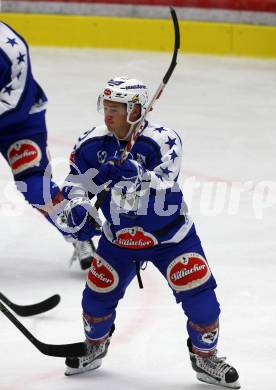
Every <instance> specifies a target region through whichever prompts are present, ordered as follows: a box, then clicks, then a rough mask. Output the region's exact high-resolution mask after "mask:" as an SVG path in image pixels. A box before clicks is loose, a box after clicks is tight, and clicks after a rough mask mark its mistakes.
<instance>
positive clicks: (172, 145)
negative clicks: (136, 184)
mask: <svg viewBox="0 0 276 390" xmlns="http://www.w3.org/2000/svg"><path fill="white" fill-rule="evenodd" d="M125 146H126V142H124V141H119V140H118V139H117V138H116V137H115V136H114V135H113V134H112V133H110V132H109V131H108V129H107V127H106V126H98V127H94V128H93V129H91V130H90V131H88V132H86V133H84V135H83V136H81V137H80V138H79V140H78V142H77V144H76V146H75V148H74V151H73V153H72V163H71V174H70V175H69V176H68V178H67V180H66V182H65V185H64V193H65V196H66V197H67V198H70V194H71V195H72V194H74V195H76V194H81V193H82V191H83V193H84V192H86V194H87V193H88V194H89V195H90V196H93V195H94V194H95V193H97V192H96V191H94V190H93V188H95V186H94V187H93V186H91V183H93V177H95V176H96V174H97V172H98V170H99V168H100V166H101V164H103V163H104V162H105V161H107V160H109V159H112V158H116V157H117V158H118V156H120V155H121V152H122V151H123V150H124V148H125ZM181 157H182V145H181V140H180V138H179V136H178V134H177V133H176V132H175V131H173V130H171V129H169V128H165V127H162V126H159V125H154V124H151V123H148V122H147V121H146V123H145V126H144V130H143V132H142V134H141V135H140V136H139V138H138V139H137V140H136V142H135V144H134V146H133V148H132V150H131V153H130V155H129V157H128V158H131V159H134V160H136V161H138V162H139V163H140V164H141V165H142V166H143V168H144V170H145V174H144V176H143V182H142V186H141V187H140V188H139V190H137V191H133V192H129V191H127V192H126V193H123V192H122V191H121V192H120V191H119V192H118V190H116V186H115V188H113V189H112V191H109V194H108V196H107V197H106V199H105V201H104V203H103V204H102V207H101V209H102V212H103V214H104V216H105V219H106V221H105V223H104V226H103V232H104V235H105V236H106V238H107V239H108V240H109V241H111V242H112V243H114V244H116V245H118V246H121V247H124V248H129V249H146V248H149V247H153V246H156V245H160V244H170V243H177V242H179V241H181V240H182V239H183V238H184V237H185V236H186V234H187V233H188V231H189V229H190V228H191V226H192V221H191V219H190V218H189V216H188V215H187V207H186V205H185V202H184V199H183V194H182V191H181V189H180V188H179V185H178V182H177V179H178V176H179V172H180V168H181ZM72 178H73V180H72ZM93 192H94V193H93Z"/></svg>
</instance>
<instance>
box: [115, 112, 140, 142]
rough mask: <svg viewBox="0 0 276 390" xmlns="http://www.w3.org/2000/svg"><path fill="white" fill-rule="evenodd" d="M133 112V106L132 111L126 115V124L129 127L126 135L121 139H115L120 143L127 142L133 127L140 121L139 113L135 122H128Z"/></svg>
mask: <svg viewBox="0 0 276 390" xmlns="http://www.w3.org/2000/svg"><path fill="white" fill-rule="evenodd" d="M133 110H134V106H133V108H132V110H131V111H129V112H128V114H127V123H129V124H130V125H131V126H130V128H129V130H128V132H127V134H126V135H125V136H124V137H123V138H118V137H117V138H118V139H119V140H120V141H128V138H129V137H130V135H131V133H132V131H133V128H134V125H135V124H136V123H138V122H139V121H140V120H141V116H142V112H141V115H140V116H139V118H138V119H136V121H131V120H130V115H131V114H132V112H133Z"/></svg>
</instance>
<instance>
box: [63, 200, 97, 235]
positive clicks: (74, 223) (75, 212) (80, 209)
mask: <svg viewBox="0 0 276 390" xmlns="http://www.w3.org/2000/svg"><path fill="white" fill-rule="evenodd" d="M63 215H64V218H65V220H66V223H67V225H68V226H69V228H71V233H72V236H73V237H74V238H76V239H77V240H79V241H87V240H89V239H90V238H92V237H93V236H99V235H101V220H100V218H99V214H98V211H97V210H96V209H95V207H93V206H92V205H91V203H90V201H89V199H88V198H85V197H83V198H74V199H72V200H70V201H69V202H68V203H67V205H66V206H65V208H64V211H63Z"/></svg>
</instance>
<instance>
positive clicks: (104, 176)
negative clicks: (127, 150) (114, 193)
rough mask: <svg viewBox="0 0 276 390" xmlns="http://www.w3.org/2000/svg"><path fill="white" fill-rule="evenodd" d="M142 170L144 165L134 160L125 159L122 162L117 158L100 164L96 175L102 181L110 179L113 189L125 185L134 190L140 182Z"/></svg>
mask: <svg viewBox="0 0 276 390" xmlns="http://www.w3.org/2000/svg"><path fill="white" fill-rule="evenodd" d="M144 172H145V169H144V167H143V166H142V165H141V164H139V163H138V162H137V161H135V160H131V159H127V160H126V161H124V162H123V164H120V163H119V160H110V161H107V162H106V163H104V164H102V166H101V167H100V170H99V174H98V176H99V179H100V180H104V182H107V181H108V180H109V181H111V182H110V183H111V185H113V186H115V189H116V188H118V189H119V188H120V189H121V188H123V187H127V188H128V190H130V189H132V190H133V191H135V190H137V189H138V187H139V186H140V185H141V183H142V180H143V174H144ZM102 183H103V182H102ZM102 183H100V184H102Z"/></svg>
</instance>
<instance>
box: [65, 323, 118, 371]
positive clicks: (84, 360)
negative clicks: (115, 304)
mask: <svg viewBox="0 0 276 390" xmlns="http://www.w3.org/2000/svg"><path fill="white" fill-rule="evenodd" d="M114 329H115V326H114V325H113V326H112V328H111V330H110V332H109V335H108V336H107V337H106V338H105V339H104V340H103V341H102V342H101V343H98V344H91V343H89V342H87V353H86V355H85V356H82V357H73V358H66V360H65V364H66V370H65V372H64V374H65V375H66V376H70V375H75V374H82V373H83V372H87V371H92V370H96V369H97V368H99V367H100V366H101V364H102V358H104V357H105V355H106V354H107V351H108V347H109V344H110V340H111V336H112V333H113V332H114Z"/></svg>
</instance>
